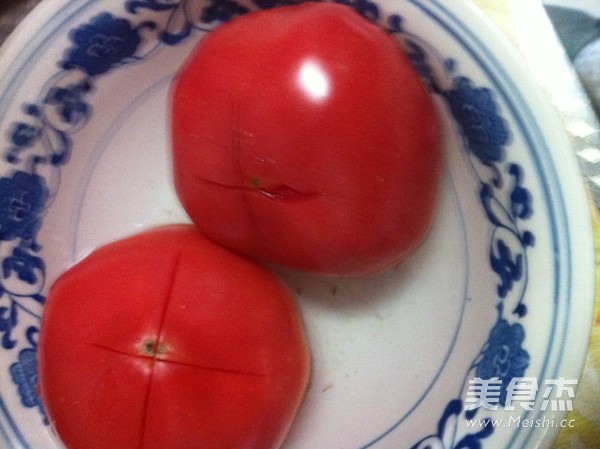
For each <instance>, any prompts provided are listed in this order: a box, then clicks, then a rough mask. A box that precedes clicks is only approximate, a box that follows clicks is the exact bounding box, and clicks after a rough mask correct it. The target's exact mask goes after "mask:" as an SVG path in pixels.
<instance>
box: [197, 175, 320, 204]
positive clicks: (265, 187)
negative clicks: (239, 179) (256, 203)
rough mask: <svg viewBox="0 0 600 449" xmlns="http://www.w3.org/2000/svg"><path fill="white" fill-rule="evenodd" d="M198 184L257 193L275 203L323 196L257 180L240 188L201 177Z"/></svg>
mask: <svg viewBox="0 0 600 449" xmlns="http://www.w3.org/2000/svg"><path fill="white" fill-rule="evenodd" d="M195 179H196V180H197V181H198V182H200V183H205V184H208V185H211V186H214V187H219V188H222V189H226V190H238V191H241V192H249V193H259V194H261V195H264V196H266V197H267V198H270V199H272V200H276V201H298V200H308V199H312V198H316V197H319V196H323V195H325V194H324V193H322V192H317V191H306V192H305V191H301V190H298V189H296V188H294V187H292V186H290V185H287V184H283V183H269V184H267V183H264V182H261V181H260V180H258V178H249V180H248V183H249V185H247V186H240V185H234V184H226V183H221V182H218V181H213V180H210V179H205V178H201V177H198V176H197V177H195Z"/></svg>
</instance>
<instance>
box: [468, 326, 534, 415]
mask: <svg viewBox="0 0 600 449" xmlns="http://www.w3.org/2000/svg"><path fill="white" fill-rule="evenodd" d="M524 340H525V329H524V328H523V326H522V325H521V324H520V323H513V324H509V322H508V321H506V320H505V319H499V320H498V322H497V323H496V324H495V326H494V327H493V328H492V330H491V332H490V336H489V338H488V341H487V345H486V347H485V348H484V350H483V356H482V358H481V361H480V362H479V363H478V365H477V369H476V372H475V376H476V377H479V378H481V379H492V378H494V377H497V378H499V379H500V380H501V381H502V387H501V389H500V403H501V404H505V403H506V396H507V388H508V385H509V383H510V381H511V379H513V378H515V377H523V375H524V374H525V371H526V369H527V367H528V366H529V353H528V352H527V351H526V350H525V349H523V341H524Z"/></svg>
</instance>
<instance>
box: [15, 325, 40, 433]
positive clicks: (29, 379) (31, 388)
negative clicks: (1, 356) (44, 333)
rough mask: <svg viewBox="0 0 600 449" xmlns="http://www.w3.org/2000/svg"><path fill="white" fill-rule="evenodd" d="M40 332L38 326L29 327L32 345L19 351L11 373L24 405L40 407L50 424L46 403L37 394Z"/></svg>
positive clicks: (28, 337) (29, 339) (28, 335)
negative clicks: (45, 407)
mask: <svg viewBox="0 0 600 449" xmlns="http://www.w3.org/2000/svg"><path fill="white" fill-rule="evenodd" d="M38 333H39V330H38V328H36V327H34V326H31V327H29V328H28V329H27V331H26V334H27V340H28V341H29V344H30V345H31V346H29V347H26V348H24V349H21V350H20V351H19V357H18V360H17V361H16V362H14V363H13V364H12V365H10V375H11V378H12V380H13V382H14V383H15V384H16V385H17V391H18V393H19V396H20V397H21V403H22V404H23V406H25V407H38V408H39V410H40V412H41V415H42V417H43V421H44V423H45V424H48V419H47V415H46V411H45V409H44V405H43V404H42V401H41V399H40V397H39V396H38V394H37V385H38V360H37V342H36V341H35V338H36V336H37V334H38Z"/></svg>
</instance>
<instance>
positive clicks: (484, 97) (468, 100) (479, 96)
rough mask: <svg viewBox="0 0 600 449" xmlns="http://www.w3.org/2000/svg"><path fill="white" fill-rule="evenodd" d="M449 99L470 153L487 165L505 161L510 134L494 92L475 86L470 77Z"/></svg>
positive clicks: (458, 80) (461, 80)
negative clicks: (497, 105) (498, 109)
mask: <svg viewBox="0 0 600 449" xmlns="http://www.w3.org/2000/svg"><path fill="white" fill-rule="evenodd" d="M446 99H447V101H448V104H449V106H450V110H451V112H452V115H454V117H455V118H456V122H457V123H458V124H459V125H460V127H461V130H462V132H463V134H464V137H465V139H466V144H467V147H468V149H469V151H470V152H471V153H472V154H473V155H474V156H475V157H477V158H478V159H479V160H480V161H481V162H482V163H484V164H485V165H492V164H493V163H495V162H499V161H502V160H504V157H505V148H504V147H505V145H506V144H507V143H508V140H509V136H510V135H509V132H508V128H507V126H506V124H505V123H504V120H503V119H502V117H501V116H500V115H499V114H498V111H497V107H496V102H495V101H494V98H493V95H492V91H491V90H489V89H487V88H483V87H474V86H473V82H472V81H471V80H470V79H469V78H466V77H463V76H459V77H457V78H456V79H455V82H454V86H453V87H452V89H450V90H449V91H448V92H446Z"/></svg>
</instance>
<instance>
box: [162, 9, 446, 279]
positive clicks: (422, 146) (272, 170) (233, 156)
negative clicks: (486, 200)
mask: <svg viewBox="0 0 600 449" xmlns="http://www.w3.org/2000/svg"><path fill="white" fill-rule="evenodd" d="M171 101H172V104H171V109H172V117H171V126H172V147H173V165H174V180H175V186H176V190H177V192H178V195H179V198H180V200H181V202H182V204H183V206H184V208H185V209H186V210H187V212H188V214H189V215H190V217H191V218H192V220H193V221H194V222H195V223H196V225H197V226H198V227H199V229H200V230H201V231H202V232H204V233H205V234H206V235H207V236H209V237H210V238H211V239H213V240H215V241H217V242H219V243H221V244H223V245H225V246H228V247H230V248H234V249H236V250H238V251H240V252H243V253H246V254H249V255H251V256H253V257H258V258H261V259H266V260H269V261H273V262H276V263H280V264H284V265H289V266H292V267H295V268H299V269H303V270H309V271H314V272H319V273H324V274H332V275H342V276H354V275H363V274H369V273H374V272H377V271H380V270H383V269H385V268H387V267H389V266H390V265H392V264H394V263H396V262H397V261H399V260H400V259H402V258H403V257H404V256H406V255H407V254H408V253H409V252H410V251H411V250H412V249H414V248H415V247H416V246H417V245H418V244H419V243H420V242H421V241H422V239H423V238H424V236H425V235H426V232H427V230H428V228H429V225H430V222H431V219H432V215H433V213H434V209H435V203H436V197H437V193H438V190H439V184H440V183H439V180H440V177H441V176H440V175H441V166H442V151H441V146H440V144H439V137H440V126H439V122H438V117H437V114H436V110H435V108H434V105H433V102H432V100H431V97H430V95H429V94H428V93H427V91H426V89H425V88H424V86H423V84H422V82H421V80H420V79H419V77H418V75H417V73H416V71H415V70H414V69H413V67H412V66H411V65H410V63H409V61H408V59H407V58H406V56H405V55H404V53H403V51H402V50H401V48H400V46H399V45H398V43H397V42H396V41H395V40H394V38H393V37H392V36H390V35H388V34H387V33H386V32H384V31H383V30H382V29H380V28H379V27H378V26H376V25H375V24H373V23H371V22H369V21H367V20H366V19H365V18H363V17H362V16H360V15H359V14H358V13H356V12H355V11H354V10H352V9H351V8H349V7H347V6H343V5H339V4H332V3H308V4H302V5H295V6H288V7H280V8H273V9H270V10H266V11H261V12H256V13H251V14H248V15H246V16H242V17H240V18H237V19H235V20H233V21H231V22H230V23H227V24H224V25H221V26H219V27H218V28H217V29H216V30H215V31H213V32H211V33H210V34H209V35H207V36H206V37H205V38H204V39H203V40H202V41H201V42H200V43H199V45H198V47H197V49H196V50H195V51H194V52H193V53H192V55H191V56H190V58H189V60H188V61H187V62H186V64H185V65H184V67H182V70H181V71H180V73H179V74H178V76H177V77H176V79H175V81H174V88H173V94H172V99H171Z"/></svg>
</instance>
